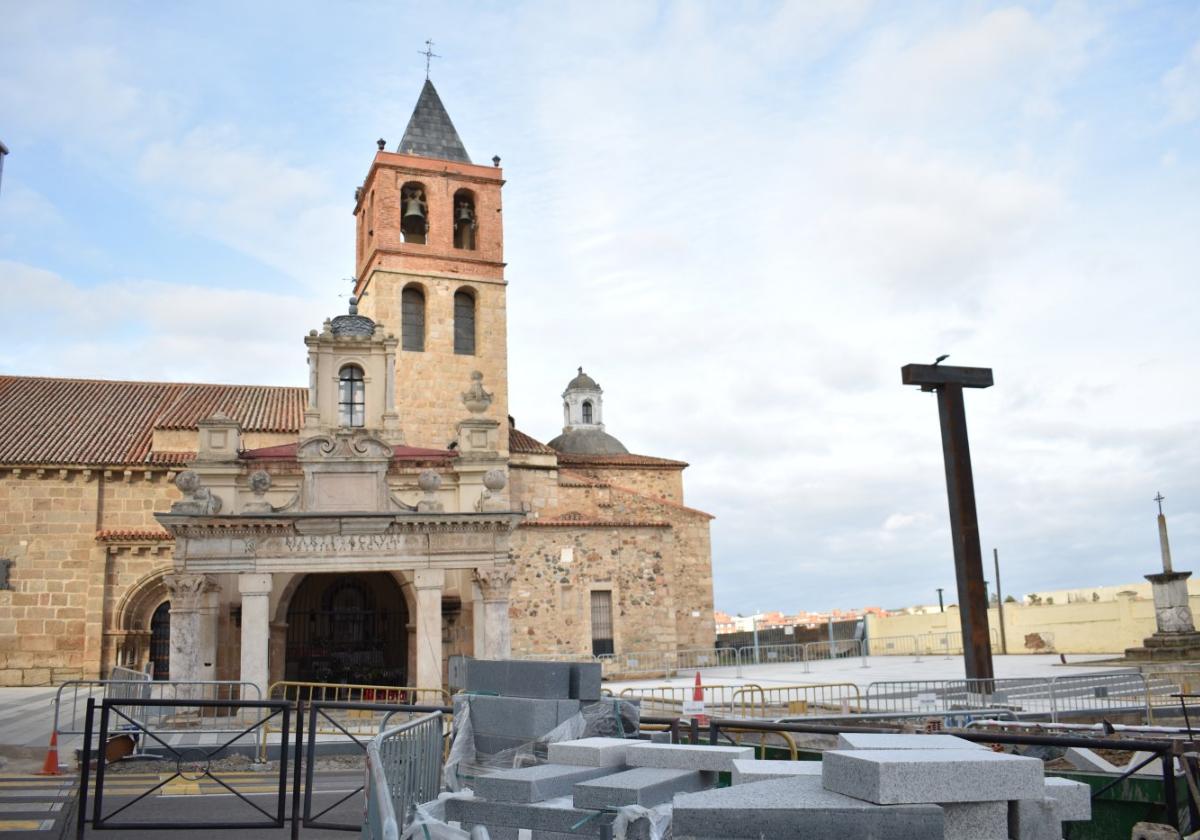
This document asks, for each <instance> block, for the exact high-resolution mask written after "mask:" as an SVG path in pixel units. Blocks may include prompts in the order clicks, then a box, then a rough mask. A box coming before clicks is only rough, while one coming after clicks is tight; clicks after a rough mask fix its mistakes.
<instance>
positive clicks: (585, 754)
mask: <svg viewBox="0 0 1200 840" xmlns="http://www.w3.org/2000/svg"><path fill="white" fill-rule="evenodd" d="M636 743H637V742H636V741H630V740H627V739H625V738H580V739H579V740H577V741H559V742H557V743H554V744H550V746H549V748H548V750H549V752H548V755H547V757H548V759H549V760H550V761H551V762H552V763H554V764H578V765H586V766H588V767H618V768H619V767H624V766H625V752H626V750H628V749H629V745H630V744H636Z"/></svg>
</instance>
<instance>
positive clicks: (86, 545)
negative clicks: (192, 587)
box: [0, 469, 177, 685]
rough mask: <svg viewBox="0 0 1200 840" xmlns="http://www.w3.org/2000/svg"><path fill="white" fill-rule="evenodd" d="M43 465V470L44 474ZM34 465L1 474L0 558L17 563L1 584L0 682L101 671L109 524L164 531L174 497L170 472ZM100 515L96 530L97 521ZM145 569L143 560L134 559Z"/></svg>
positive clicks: (118, 565)
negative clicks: (100, 535) (157, 517)
mask: <svg viewBox="0 0 1200 840" xmlns="http://www.w3.org/2000/svg"><path fill="white" fill-rule="evenodd" d="M39 472H40V475H39ZM144 475H145V473H144V472H143V471H142V470H137V471H130V472H128V473H126V472H125V471H122V470H115V471H112V472H111V474H110V476H109V477H107V478H103V477H102V475H101V473H99V472H95V471H92V472H85V471H84V470H58V469H46V470H41V471H38V470H33V469H23V470H21V471H20V472H17V471H15V470H12V469H6V470H4V471H3V472H2V473H0V557H5V558H8V559H11V560H14V561H15V564H14V565H13V567H12V569H11V571H10V575H9V583H10V585H11V586H12V589H11V590H6V591H0V684H2V685H44V684H47V683H50V682H52V681H54V682H57V681H61V680H64V679H70V678H73V677H79V676H85V677H86V676H95V675H98V674H99V672H100V669H101V646H102V638H103V628H104V622H105V618H106V617H105V605H106V602H107V601H109V600H110V599H106V597H105V595H106V593H105V589H106V587H105V582H106V578H116V579H127V578H128V577H130V576H135V575H136V574H138V570H135V569H125V568H123V567H122V563H123V562H124V561H120V562H115V565H114V566H113V568H111V569H109V568H108V566H109V563H110V555H109V553H108V550H107V546H105V545H102V544H100V543H97V541H96V538H95V535H96V531H97V530H99V529H105V528H122V529H146V530H156V531H157V530H160V529H159V527H158V524H157V523H156V522H155V521H154V520H153V512H154V510H156V509H166V508H168V507H169V506H170V499H172V498H177V491H176V490H175V488H174V486H173V485H169V484H167V482H166V475H167V473H166V472H165V471H162V470H158V471H151V472H150V480H146V479H145V478H144V477H143V476H144ZM98 523H99V528H98V527H97V526H98ZM131 562H133V563H134V564H135V565H137V566H138V569H140V566H141V564H143V563H144V562H145V560H131Z"/></svg>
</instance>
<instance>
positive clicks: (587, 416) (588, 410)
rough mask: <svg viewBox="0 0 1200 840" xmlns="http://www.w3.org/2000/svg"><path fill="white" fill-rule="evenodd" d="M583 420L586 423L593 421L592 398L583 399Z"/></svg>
mask: <svg viewBox="0 0 1200 840" xmlns="http://www.w3.org/2000/svg"><path fill="white" fill-rule="evenodd" d="M583 422H584V423H591V422H592V401H591V400H584V401H583Z"/></svg>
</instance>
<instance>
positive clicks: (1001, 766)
mask: <svg viewBox="0 0 1200 840" xmlns="http://www.w3.org/2000/svg"><path fill="white" fill-rule="evenodd" d="M821 764H822V778H823V780H824V784H825V787H826V788H828V789H829V790H831V791H835V792H837V793H842V794H845V795H846V796H853V797H855V798H856V799H863V800H866V801H867V802H875V803H877V804H880V805H896V804H907V803H916V802H931V803H933V802H937V803H941V802H994V801H998V800H1008V799H1041V798H1042V797H1043V796H1044V795H1045V785H1044V783H1043V773H1042V762H1041V761H1040V760H1039V759H1036V758H1029V757H1026V756H1018V755H1008V754H1006V753H994V752H992V751H991V750H853V751H847V750H829V751H827V752H826V753H825V754H824V755H823V757H822V761H821Z"/></svg>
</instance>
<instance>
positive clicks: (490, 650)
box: [475, 563, 516, 659]
mask: <svg viewBox="0 0 1200 840" xmlns="http://www.w3.org/2000/svg"><path fill="white" fill-rule="evenodd" d="M515 577H516V571H515V570H514V569H513V566H512V564H511V563H505V564H503V565H500V566H492V567H491V568H484V569H476V570H475V582H476V583H478V584H479V590H480V593H481V594H482V596H483V616H482V621H483V626H484V629H483V640H484V644H483V653H481V654H480V653H476V654H475V655H476V656H482V657H483V658H484V659H508V658H509V657H510V656H511V655H512V628H511V627H510V625H509V622H508V593H509V590H510V589H511V588H512V582H513V578H515ZM476 620H477V621H478V620H480V616H476ZM477 638H478V636H477Z"/></svg>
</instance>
